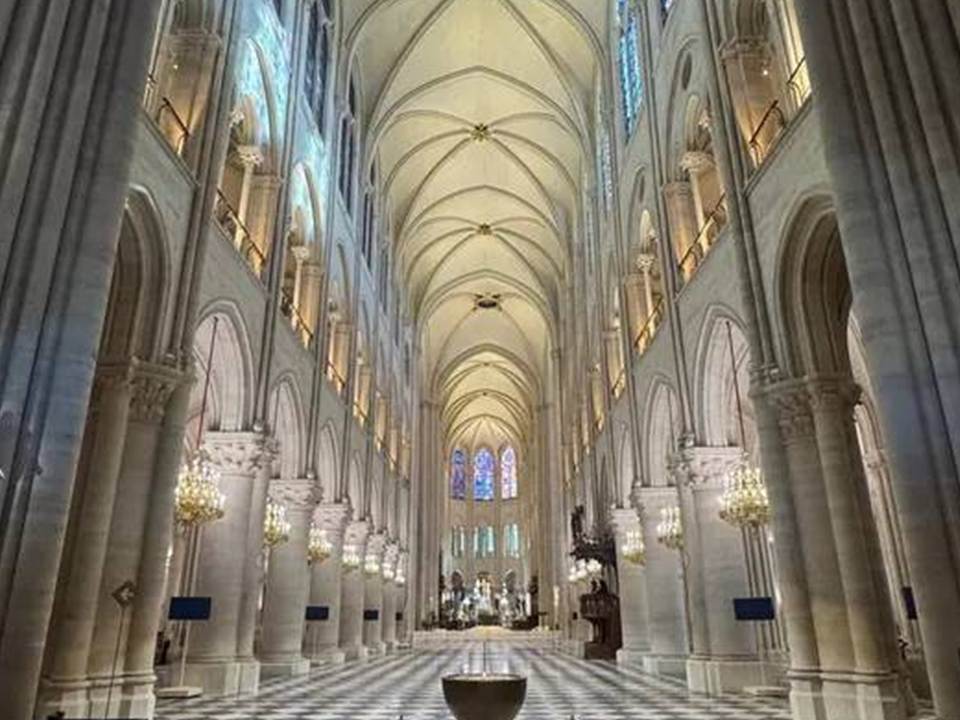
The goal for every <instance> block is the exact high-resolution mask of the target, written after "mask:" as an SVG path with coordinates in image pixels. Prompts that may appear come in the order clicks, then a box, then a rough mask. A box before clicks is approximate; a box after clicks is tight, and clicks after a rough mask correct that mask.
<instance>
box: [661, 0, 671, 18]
mask: <svg viewBox="0 0 960 720" xmlns="http://www.w3.org/2000/svg"><path fill="white" fill-rule="evenodd" d="M671 7H673V0H660V9H661V10H662V11H663V17H664V19H666V17H667V13H668V12H670V8H671Z"/></svg>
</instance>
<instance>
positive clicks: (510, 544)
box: [503, 523, 520, 558]
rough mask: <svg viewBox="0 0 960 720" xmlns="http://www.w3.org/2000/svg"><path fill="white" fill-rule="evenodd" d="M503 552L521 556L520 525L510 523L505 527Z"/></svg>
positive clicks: (507, 554)
mask: <svg viewBox="0 0 960 720" xmlns="http://www.w3.org/2000/svg"><path fill="white" fill-rule="evenodd" d="M503 554H504V555H506V556H507V557H511V558H518V557H520V526H519V525H518V524H517V523H510V524H509V525H504V527H503Z"/></svg>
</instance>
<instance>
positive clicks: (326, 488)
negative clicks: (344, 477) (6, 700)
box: [317, 421, 342, 502]
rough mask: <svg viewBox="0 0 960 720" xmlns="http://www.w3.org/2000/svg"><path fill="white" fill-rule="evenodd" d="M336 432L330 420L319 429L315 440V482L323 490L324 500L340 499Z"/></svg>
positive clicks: (338, 455) (338, 452) (338, 453)
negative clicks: (318, 434)
mask: <svg viewBox="0 0 960 720" xmlns="http://www.w3.org/2000/svg"><path fill="white" fill-rule="evenodd" d="M338 445H339V443H338V442H337V432H336V429H335V426H334V424H333V422H332V421H330V422H327V424H326V425H324V426H323V429H322V430H321V431H320V438H319V440H318V442H317V483H318V484H319V485H320V489H321V490H322V491H323V501H324V502H334V501H337V500H340V499H342V498H340V497H339V496H338V493H337V478H338V477H340V474H339V472H338V468H337V459H338V458H339V457H340V451H339V450H338Z"/></svg>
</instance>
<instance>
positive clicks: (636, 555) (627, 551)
mask: <svg viewBox="0 0 960 720" xmlns="http://www.w3.org/2000/svg"><path fill="white" fill-rule="evenodd" d="M623 557H624V559H625V560H626V561H627V562H629V563H632V564H633V565H645V564H646V562H647V546H646V545H645V544H644V542H643V532H642V531H640V530H629V531H627V534H626V537H625V538H624V542H623Z"/></svg>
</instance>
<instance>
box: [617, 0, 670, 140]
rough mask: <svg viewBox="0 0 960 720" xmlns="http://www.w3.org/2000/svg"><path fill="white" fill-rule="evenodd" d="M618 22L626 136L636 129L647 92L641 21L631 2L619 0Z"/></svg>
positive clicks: (621, 88)
mask: <svg viewBox="0 0 960 720" xmlns="http://www.w3.org/2000/svg"><path fill="white" fill-rule="evenodd" d="M664 1H665V2H666V0H664ZM617 21H618V24H619V28H620V40H619V48H618V49H619V68H620V93H621V98H622V100H623V118H624V125H625V127H626V131H627V135H630V134H631V133H632V132H633V129H634V128H635V127H636V126H637V118H638V117H639V113H640V103H642V102H643V92H644V88H643V71H642V67H641V63H640V18H639V15H638V13H637V8H636V7H635V6H634V4H633V1H632V0H617Z"/></svg>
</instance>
